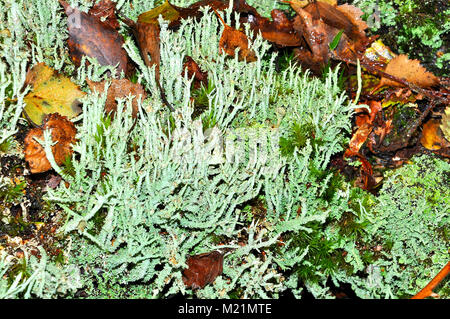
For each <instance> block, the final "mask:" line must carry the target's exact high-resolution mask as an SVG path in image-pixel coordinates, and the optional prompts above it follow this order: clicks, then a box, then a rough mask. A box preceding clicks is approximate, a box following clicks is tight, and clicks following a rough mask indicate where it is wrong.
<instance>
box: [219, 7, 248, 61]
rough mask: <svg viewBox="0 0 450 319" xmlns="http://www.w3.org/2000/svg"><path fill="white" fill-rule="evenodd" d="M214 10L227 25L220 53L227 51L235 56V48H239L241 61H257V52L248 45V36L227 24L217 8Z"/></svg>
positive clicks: (221, 38)
mask: <svg viewBox="0 0 450 319" xmlns="http://www.w3.org/2000/svg"><path fill="white" fill-rule="evenodd" d="M214 11H215V12H216V14H217V16H218V17H219V19H220V21H221V22H222V24H223V26H224V27H225V29H224V30H223V32H222V36H221V37H220V40H219V53H222V52H225V53H226V54H227V55H229V56H234V53H235V50H236V49H237V48H239V52H238V57H239V61H242V60H246V61H247V62H254V61H256V55H255V52H254V51H253V50H251V49H250V48H249V47H248V38H247V36H246V35H245V33H244V32H242V31H240V30H236V29H235V28H232V27H230V26H229V25H227V24H226V23H225V21H224V20H223V19H222V17H221V16H220V15H219V13H218V12H217V11H216V10H215V9H214Z"/></svg>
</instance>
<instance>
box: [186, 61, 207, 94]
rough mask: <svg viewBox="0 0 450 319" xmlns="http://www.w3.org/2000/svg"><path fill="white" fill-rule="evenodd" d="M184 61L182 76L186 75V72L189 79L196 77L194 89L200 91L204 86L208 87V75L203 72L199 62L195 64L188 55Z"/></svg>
mask: <svg viewBox="0 0 450 319" xmlns="http://www.w3.org/2000/svg"><path fill="white" fill-rule="evenodd" d="M184 59H185V62H184V64H183V74H182V75H184V70H186V71H187V75H188V78H192V77H194V82H193V83H194V89H199V88H200V87H201V85H202V84H203V86H205V87H206V86H207V85H208V73H207V72H203V71H202V70H201V69H200V67H199V65H198V64H197V62H195V61H194V59H193V58H191V57H190V56H188V55H187V56H185V58H184Z"/></svg>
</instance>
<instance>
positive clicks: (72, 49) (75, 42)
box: [58, 0, 128, 74]
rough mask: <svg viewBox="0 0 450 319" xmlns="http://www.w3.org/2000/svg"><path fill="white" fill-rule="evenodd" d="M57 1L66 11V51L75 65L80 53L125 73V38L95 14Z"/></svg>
mask: <svg viewBox="0 0 450 319" xmlns="http://www.w3.org/2000/svg"><path fill="white" fill-rule="evenodd" d="M58 1H59V3H60V4H61V5H62V6H63V7H64V10H65V13H66V15H67V27H68V30H69V39H68V46H69V54H70V57H71V59H72V61H73V62H74V63H75V65H76V66H80V64H81V59H82V57H83V56H89V57H92V58H96V59H97V61H98V63H99V64H100V65H113V66H117V74H120V73H121V72H122V71H123V72H124V73H125V74H126V73H127V70H128V55H127V53H126V51H125V49H124V48H123V47H122V46H123V45H124V43H125V42H124V40H123V37H122V36H121V35H120V34H119V32H118V31H117V30H116V29H115V28H114V27H112V26H111V25H110V23H105V22H102V21H101V19H100V18H98V16H95V15H90V14H88V13H85V12H82V11H80V10H78V9H77V8H72V7H71V6H69V4H68V3H67V2H65V1H63V0H58ZM94 13H95V14H97V13H96V11H94ZM110 22H111V20H110Z"/></svg>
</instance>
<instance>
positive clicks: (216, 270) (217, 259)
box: [183, 251, 223, 289]
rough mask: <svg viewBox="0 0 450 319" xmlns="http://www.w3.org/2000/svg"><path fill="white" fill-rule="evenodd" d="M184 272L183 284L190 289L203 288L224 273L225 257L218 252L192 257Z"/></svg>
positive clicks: (188, 260)
mask: <svg viewBox="0 0 450 319" xmlns="http://www.w3.org/2000/svg"><path fill="white" fill-rule="evenodd" d="M186 264H187V265H188V268H187V269H185V270H184V271H183V282H184V284H185V285H186V287H188V288H192V289H198V288H203V287H205V286H206V285H207V284H209V283H212V282H213V281H214V279H216V277H217V276H219V275H220V274H222V271H223V255H222V254H221V253H220V252H218V251H213V252H210V253H204V254H200V255H196V256H191V257H189V258H188V259H187V261H186Z"/></svg>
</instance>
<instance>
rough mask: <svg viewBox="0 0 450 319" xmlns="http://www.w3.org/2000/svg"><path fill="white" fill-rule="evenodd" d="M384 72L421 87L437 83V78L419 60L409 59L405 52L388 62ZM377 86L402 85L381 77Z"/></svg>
mask: <svg viewBox="0 0 450 319" xmlns="http://www.w3.org/2000/svg"><path fill="white" fill-rule="evenodd" d="M384 72H386V73H387V74H389V75H393V76H395V77H397V78H400V79H405V80H406V81H408V82H409V83H413V84H415V85H417V86H419V87H421V88H428V87H431V86H434V85H437V84H439V79H438V78H437V77H436V76H435V75H434V74H433V73H431V72H428V71H427V69H425V68H424V67H423V66H421V65H420V61H419V60H410V59H408V57H407V56H406V55H405V54H400V55H398V56H396V57H394V58H393V59H392V60H391V61H390V62H389V63H388V65H387V67H386V69H385V70H384ZM378 86H379V87H382V86H398V87H402V86H404V85H403V84H401V83H398V82H396V81H392V80H389V79H387V78H384V77H383V78H382V79H381V81H380V84H379V85H378Z"/></svg>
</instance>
